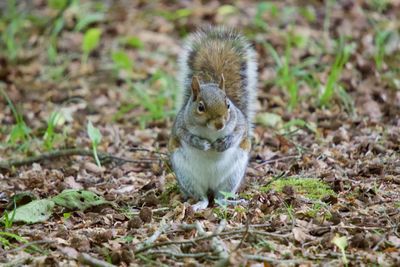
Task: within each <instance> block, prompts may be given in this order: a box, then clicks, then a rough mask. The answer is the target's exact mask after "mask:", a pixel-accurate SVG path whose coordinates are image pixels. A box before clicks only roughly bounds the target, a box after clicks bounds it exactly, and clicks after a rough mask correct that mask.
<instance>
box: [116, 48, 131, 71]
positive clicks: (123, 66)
mask: <svg viewBox="0 0 400 267" xmlns="http://www.w3.org/2000/svg"><path fill="white" fill-rule="evenodd" d="M111 59H112V61H113V63H114V68H115V69H116V70H117V71H118V70H125V71H127V72H128V75H130V73H131V72H130V71H131V70H132V68H133V62H132V60H131V59H130V58H129V56H128V55H127V54H126V53H125V52H124V51H122V50H118V51H115V52H113V53H112V54H111Z"/></svg>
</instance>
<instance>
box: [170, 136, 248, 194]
mask: <svg viewBox="0 0 400 267" xmlns="http://www.w3.org/2000/svg"><path fill="white" fill-rule="evenodd" d="M171 159H172V164H173V166H174V170H175V173H176V175H177V179H178V180H179V181H180V185H181V186H183V187H188V188H184V189H186V191H188V192H189V196H191V197H195V198H198V199H201V198H204V197H206V195H207V192H208V191H209V190H211V191H213V192H214V194H217V193H218V192H220V191H227V190H228V191H231V192H236V191H237V189H238V187H239V186H240V183H241V180H242V178H243V176H244V173H245V171H246V167H247V162H248V159H249V153H248V152H246V151H244V150H242V149H241V148H240V147H239V144H235V145H234V146H233V147H231V148H229V149H228V150H226V151H224V152H222V153H220V152H216V151H201V150H198V149H196V148H193V147H191V146H189V145H187V144H185V143H183V144H182V147H180V148H179V149H178V150H176V151H175V152H174V153H173V154H172V157H171ZM187 179H190V180H187ZM183 191H185V190H183Z"/></svg>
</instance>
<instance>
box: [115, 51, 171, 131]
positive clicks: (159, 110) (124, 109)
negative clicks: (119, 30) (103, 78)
mask: <svg viewBox="0 0 400 267" xmlns="http://www.w3.org/2000/svg"><path fill="white" fill-rule="evenodd" d="M111 59H112V61H113V63H114V64H113V65H114V69H115V70H116V72H119V71H124V72H125V75H124V81H125V83H126V84H127V85H128V88H129V91H128V92H129V93H130V94H132V95H133V97H131V96H129V97H128V98H129V99H132V101H130V102H129V103H124V104H122V105H121V107H120V109H119V111H118V112H117V113H116V114H115V115H114V117H113V120H118V119H120V118H121V117H122V116H123V115H124V114H126V113H128V112H129V111H131V110H132V109H134V108H136V107H139V106H142V107H144V109H145V110H146V112H145V113H144V114H142V115H141V116H140V117H139V118H138V120H139V123H140V126H141V127H142V128H144V127H145V125H146V123H147V122H149V121H152V120H158V119H162V118H165V117H166V116H171V115H173V114H175V111H172V112H166V111H165V105H166V103H167V102H168V100H172V101H174V102H175V100H176V98H177V85H176V81H175V79H174V78H173V77H171V76H170V75H167V74H166V73H165V72H163V71H156V72H155V73H154V74H153V76H152V77H151V78H150V79H149V80H146V81H144V82H135V83H134V82H133V81H132V68H133V66H134V64H133V62H132V60H131V59H130V58H129V56H128V55H127V54H126V52H125V51H123V50H117V51H114V52H113V53H112V54H111ZM152 88H155V89H158V90H157V92H154V90H153V91H152V90H151V89H152ZM171 89H175V90H171ZM134 99H136V101H135V102H133V101H134Z"/></svg>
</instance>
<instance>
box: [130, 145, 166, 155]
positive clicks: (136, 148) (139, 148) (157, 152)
mask: <svg viewBox="0 0 400 267" xmlns="http://www.w3.org/2000/svg"><path fill="white" fill-rule="evenodd" d="M129 151H145V152H149V153H152V154H158V155H163V156H168V154H167V153H163V152H159V151H154V150H150V149H147V148H143V147H130V148H129Z"/></svg>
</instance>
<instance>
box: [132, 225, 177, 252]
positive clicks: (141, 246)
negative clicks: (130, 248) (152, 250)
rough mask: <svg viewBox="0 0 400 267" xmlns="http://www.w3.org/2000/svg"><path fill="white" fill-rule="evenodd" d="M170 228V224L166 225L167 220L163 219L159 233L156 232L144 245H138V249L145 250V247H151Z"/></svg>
mask: <svg viewBox="0 0 400 267" xmlns="http://www.w3.org/2000/svg"><path fill="white" fill-rule="evenodd" d="M169 227H170V225H169V224H167V223H165V220H164V219H163V220H162V221H161V223H160V227H159V228H158V230H157V231H155V232H154V233H153V234H152V235H151V236H150V237H149V238H148V239H146V240H145V241H144V242H143V243H141V244H139V245H138V249H137V250H140V249H143V248H144V247H149V246H150V245H151V244H153V243H154V242H155V241H156V240H157V239H158V238H159V237H160V235H162V234H163V233H164V232H165V231H166V230H167V229H168V228H169Z"/></svg>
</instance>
